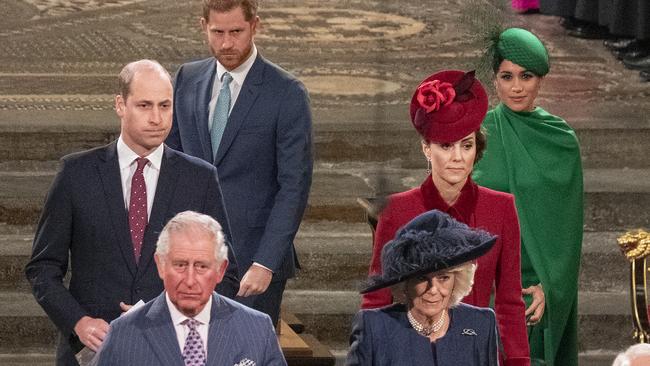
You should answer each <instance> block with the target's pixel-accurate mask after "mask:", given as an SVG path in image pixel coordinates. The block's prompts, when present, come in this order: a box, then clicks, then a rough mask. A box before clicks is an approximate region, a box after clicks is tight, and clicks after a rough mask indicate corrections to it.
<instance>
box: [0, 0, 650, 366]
mask: <svg viewBox="0 0 650 366" xmlns="http://www.w3.org/2000/svg"><path fill="white" fill-rule="evenodd" d="M488 2H489V1H488V0H484V1H482V2H481V1H477V0H444V1H443V0H395V1H389V0H332V1H327V2H323V1H315V0H265V1H262V2H261V3H262V5H261V8H260V11H259V15H260V17H261V18H262V23H261V24H262V27H261V29H260V30H259V33H258V35H257V37H256V43H257V45H258V49H259V51H260V52H261V53H262V54H263V55H264V56H266V57H267V58H269V59H271V60H273V61H274V62H276V63H278V64H279V65H281V66H282V67H284V68H286V69H287V70H289V71H290V72H292V73H294V74H295V75H296V76H297V77H299V78H300V79H301V80H302V81H303V82H304V83H305V85H306V86H307V88H308V89H309V92H310V96H311V99H312V109H313V114H314V123H315V146H316V158H317V172H316V173H317V174H316V175H315V178H314V189H313V191H312V198H311V200H310V213H309V215H308V216H307V220H306V223H305V224H304V225H303V228H302V229H301V233H300V235H299V238H298V240H297V242H298V243H297V246H298V251H299V254H300V256H301V259H303V262H304V263H303V264H304V270H303V272H302V273H301V275H300V276H299V277H298V278H297V279H296V280H295V281H293V282H292V283H290V285H289V290H288V292H287V301H286V305H287V306H288V307H291V310H292V311H295V312H296V313H299V314H302V315H303V317H304V318H305V322H306V325H307V326H308V327H309V326H311V327H312V330H311V332H313V333H315V334H316V335H317V336H318V337H319V338H320V339H321V340H323V341H325V342H328V344H330V345H331V346H332V348H334V349H335V350H336V351H335V354H336V355H338V356H339V358H342V357H344V355H345V340H346V337H347V332H348V326H349V320H350V318H351V316H352V314H353V313H354V311H355V310H356V307H357V304H358V296H357V295H356V293H355V288H356V284H357V283H358V282H359V281H360V280H362V279H363V276H364V273H365V270H366V268H365V263H367V260H368V256H369V253H370V233H369V231H368V229H367V227H365V225H364V224H363V223H362V221H363V215H362V212H361V210H360V209H359V208H358V207H357V205H356V203H355V198H356V197H357V196H372V195H375V194H377V193H381V192H386V191H393V190H398V189H404V188H405V187H411V186H414V185H416V184H418V182H419V180H420V179H421V174H422V172H421V169H422V168H423V166H424V164H423V163H422V162H423V160H422V158H421V156H420V152H419V148H418V143H417V137H416V136H415V133H414V132H413V130H412V128H411V126H410V123H409V121H408V114H407V106H408V103H409V100H410V97H411V93H412V91H413V88H414V87H415V86H416V85H417V84H418V82H419V81H420V80H421V79H423V78H424V77H426V76H427V75H429V74H430V73H432V72H434V71H436V70H438V69H442V68H459V69H472V68H475V67H476V66H477V65H478V63H479V56H480V49H479V45H478V43H477V42H476V41H474V38H475V37H471V36H468V34H472V33H473V29H476V26H475V25H472V24H473V23H472V21H471V19H476V18H477V17H479V16H484V17H490V16H493V15H496V17H495V19H498V20H500V21H503V22H507V23H508V24H511V25H517V26H523V27H526V28H528V29H531V30H532V31H534V32H535V33H537V34H538V35H539V36H540V37H541V38H542V39H543V40H544V41H545V43H546V45H547V47H548V48H549V51H550V53H551V62H552V68H551V73H550V74H549V75H548V76H547V78H546V80H545V81H544V85H543V89H542V91H541V93H540V96H539V98H538V101H539V103H540V105H542V106H543V107H544V108H546V109H547V110H549V111H550V112H552V113H555V114H558V115H560V116H562V117H564V118H565V119H566V120H567V121H568V122H569V123H570V124H571V125H572V126H573V127H574V128H575V129H576V131H577V133H578V136H579V138H580V140H581V143H582V154H583V162H584V166H585V169H586V171H585V179H586V184H587V185H586V187H588V193H587V201H588V204H587V205H586V209H585V213H586V217H587V225H586V227H585V230H586V231H585V245H584V247H585V250H584V251H583V268H582V274H581V286H580V289H581V295H580V296H581V299H583V301H582V302H581V308H580V312H581V352H582V353H581V364H582V365H590V366H591V365H606V364H609V363H611V359H612V355H613V354H614V353H615V352H616V351H618V350H620V349H621V348H622V347H624V346H625V345H628V344H630V343H631V338H629V337H628V334H631V333H630V332H631V331H630V329H631V323H630V322H629V320H630V317H629V310H628V309H629V302H628V301H627V300H626V299H627V296H626V291H627V287H626V286H627V282H626V270H627V269H626V265H625V262H624V261H623V260H622V257H620V256H619V254H618V253H617V249H616V248H615V243H614V239H615V237H616V236H617V235H619V234H620V233H621V232H623V231H625V230H627V229H629V228H633V227H646V228H648V227H650V213H649V212H648V210H647V207H648V206H647V205H648V204H650V161H649V160H648V158H647V156H648V155H649V154H650V144H648V143H647V141H648V140H650V118H649V117H648V116H650V83H642V82H640V80H639V78H638V74H637V73H636V72H633V71H629V70H626V69H624V68H623V66H622V65H621V64H620V63H618V62H617V61H616V60H615V59H614V58H613V57H611V56H610V55H609V53H608V52H607V51H606V50H605V49H604V47H602V42H601V41H596V40H580V39H575V38H570V37H567V36H565V34H564V31H563V29H562V28H561V27H560V26H559V24H558V19H557V18H554V17H549V16H543V15H530V16H514V15H511V14H509V13H508V11H501V10H496V11H486V10H485V9H487V6H488V5H486V4H488ZM492 2H495V1H492ZM477 4H480V7H478V8H476V6H477ZM472 8H474V9H475V10H473V11H472V10H468V9H472ZM476 9H478V10H476ZM199 13H200V1H198V0H192V1H172V0H104V1H102V0H3V1H2V2H1V4H0V14H3V15H2V17H3V19H2V22H0V49H2V50H3V52H2V53H1V54H0V65H2V66H1V67H0V293H1V294H2V296H0V300H1V301H0V319H2V320H1V321H0V363H2V364H21V365H23V364H25V365H26V364H48V363H50V362H51V354H49V353H48V352H51V346H50V347H49V348H47V347H45V350H43V348H40V347H42V346H43V345H44V344H45V345H46V346H47V345H48V343H47V342H48V338H47V337H48V336H50V335H49V334H50V333H48V331H51V328H47V327H45V328H44V327H40V328H38V327H36V328H37V329H31V330H30V329H23V330H24V347H13V348H7V347H3V345H2V344H3V342H2V340H3V339H6V338H3V337H6V336H8V335H11V329H9V328H8V326H9V325H10V324H15V322H16V321H17V320H20V319H19V318H21V317H22V316H28V317H29V319H30V321H31V323H33V324H34V325H39V323H44V324H47V323H46V322H44V321H43V315H42V313H40V312H39V309H38V307H34V305H35V304H34V303H33V300H31V299H30V297H29V296H28V295H27V294H28V291H27V287H26V285H25V282H24V280H23V279H22V278H20V277H21V274H20V272H21V268H22V266H23V265H24V261H25V260H26V255H27V254H28V253H29V241H30V237H31V234H32V230H33V226H32V225H33V224H34V218H35V217H36V215H37V214H38V212H39V210H40V205H41V204H42V197H43V195H44V194H45V191H46V189H47V186H48V184H49V181H50V180H51V176H52V174H53V172H54V169H55V166H56V163H55V161H56V160H57V159H58V158H59V157H60V156H62V155H63V154H65V153H69V152H73V151H78V150H81V149H85V148H88V147H92V146H96V145H100V144H103V143H106V142H108V141H110V140H112V139H113V138H114V137H115V134H116V133H117V132H118V128H119V126H118V121H117V118H116V116H115V115H114V112H113V110H112V109H113V107H112V98H113V97H112V94H113V93H114V92H115V87H116V85H115V84H116V83H115V75H116V74H117V73H118V71H119V70H120V68H121V67H122V65H123V64H124V63H126V62H129V61H132V60H136V59H140V58H152V59H156V60H158V61H160V62H161V63H162V64H163V65H164V66H166V67H167V68H168V70H169V71H170V72H174V70H175V69H176V68H177V66H178V65H179V64H181V63H182V62H185V61H187V60H190V59H197V58H201V57H205V56H207V48H206V46H205V44H204V41H203V39H202V36H201V34H200V32H199V26H198V14H199ZM472 14H474V15H472ZM491 14H492V15H491ZM487 81H488V85H489V84H490V81H489V80H487ZM492 101H494V98H492ZM16 299H24V300H20V301H19V302H17V301H18V300H16ZM22 301H24V302H22ZM607 324H609V325H610V328H616V329H615V330H614V331H613V332H612V331H607V330H606V329H605V326H606V325H607ZM612 324H613V325H614V326H612ZM34 334H38V335H39V337H43V339H44V340H41V341H42V342H41V341H39V342H41V343H39V342H36V343H35V344H30V339H32V338H34ZM30 337H32V338H30ZM50 337H51V336H50ZM35 338H38V337H35ZM49 342H50V343H51V342H52V341H51V340H50V341H49ZM6 344H8V343H6Z"/></svg>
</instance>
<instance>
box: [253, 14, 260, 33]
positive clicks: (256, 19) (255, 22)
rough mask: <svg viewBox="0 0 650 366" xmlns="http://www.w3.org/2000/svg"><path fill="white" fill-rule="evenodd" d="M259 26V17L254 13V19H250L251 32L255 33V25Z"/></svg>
mask: <svg viewBox="0 0 650 366" xmlns="http://www.w3.org/2000/svg"><path fill="white" fill-rule="evenodd" d="M259 26H260V17H258V16H257V15H256V16H255V19H253V20H252V21H251V33H252V35H255V33H256V32H257V27H259Z"/></svg>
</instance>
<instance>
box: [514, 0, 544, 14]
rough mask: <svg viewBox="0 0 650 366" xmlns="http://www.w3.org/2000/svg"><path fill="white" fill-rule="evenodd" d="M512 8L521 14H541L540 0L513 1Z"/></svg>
mask: <svg viewBox="0 0 650 366" xmlns="http://www.w3.org/2000/svg"><path fill="white" fill-rule="evenodd" d="M511 6H512V10H514V11H515V12H516V13H519V14H535V13H539V0H512V3H511Z"/></svg>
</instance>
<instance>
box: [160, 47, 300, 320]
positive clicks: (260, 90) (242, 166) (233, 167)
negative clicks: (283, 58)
mask: <svg viewBox="0 0 650 366" xmlns="http://www.w3.org/2000/svg"><path fill="white" fill-rule="evenodd" d="M215 74H216V60H215V59H214V58H213V57H211V58H208V59H204V60H200V61H196V62H191V63H187V64H184V65H182V66H181V67H180V69H179V70H178V72H177V74H176V80H175V85H174V123H173V126H172V131H171V133H170V135H169V137H168V138H167V144H168V145H169V146H170V147H172V148H174V149H178V150H180V151H183V152H185V153H187V154H190V155H193V156H197V157H200V158H201V159H204V160H206V161H208V162H211V163H213V164H214V165H215V166H216V167H217V170H218V171H219V180H220V182H221V188H222V190H223V194H224V199H225V202H226V208H227V209H228V215H229V217H230V223H231V228H232V236H233V246H234V247H235V253H236V255H237V261H238V264H239V271H240V275H243V274H244V273H245V272H246V271H247V270H248V268H249V267H250V265H251V264H252V263H253V262H257V263H260V264H261V265H263V266H265V267H267V268H269V269H271V270H272V271H273V273H274V275H273V282H277V281H280V282H282V281H284V282H286V279H287V278H290V277H292V276H293V275H294V274H295V268H296V267H297V265H298V263H297V260H296V255H295V249H294V245H293V240H294V237H295V234H296V232H297V231H298V227H299V226H300V221H301V219H302V216H303V212H304V209H305V207H306V205H307V197H308V194H309V188H310V185H311V174H312V166H313V157H312V124H311V112H310V109H309V100H308V95H307V92H306V90H305V88H304V86H303V85H302V83H301V82H300V81H298V80H297V79H295V78H294V77H292V76H291V75H290V74H288V73H287V72H286V71H284V70H282V69H281V68H279V67H278V66H276V65H274V64H272V63H270V62H269V61H267V60H265V59H264V58H263V57H262V56H260V55H259V54H258V56H257V58H256V60H255V61H254V63H253V65H252V67H251V69H250V71H249V72H248V74H247V76H246V80H245V81H244V83H243V85H242V88H241V91H240V93H239V96H238V98H237V101H236V103H235V104H234V106H233V108H232V111H231V113H230V116H229V118H228V123H227V125H226V128H225V131H224V134H223V138H222V140H221V144H220V145H219V149H218V151H217V152H216V157H214V158H213V156H214V155H213V154H214V152H213V151H212V147H211V144H210V132H209V130H208V113H209V110H208V104H209V102H210V96H211V93H212V84H213V81H214V77H215ZM284 282H282V283H284ZM272 285H273V283H272ZM283 287H284V285H282V286H281V287H280V288H275V289H271V290H269V291H278V292H279V294H277V295H278V296H277V301H278V304H277V306H278V308H279V301H280V298H281V295H282V289H283ZM272 288H273V286H272ZM269 291H267V292H269ZM263 295H264V294H263ZM266 295H269V294H266ZM260 296H262V295H260ZM266 301H273V300H272V299H271V300H268V299H267V300H266ZM266 301H264V302H266ZM243 302H244V303H246V304H251V302H247V299H243ZM251 305H252V307H254V308H256V309H260V307H259V305H260V304H259V303H252V304H251ZM272 317H273V315H272Z"/></svg>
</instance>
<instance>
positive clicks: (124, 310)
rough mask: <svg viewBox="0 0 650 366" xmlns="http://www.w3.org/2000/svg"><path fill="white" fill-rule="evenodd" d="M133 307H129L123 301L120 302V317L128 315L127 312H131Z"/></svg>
mask: <svg viewBox="0 0 650 366" xmlns="http://www.w3.org/2000/svg"><path fill="white" fill-rule="evenodd" d="M132 307H133V305H127V304H125V303H124V302H123V301H120V309H122V314H120V316H122V315H124V314H126V312H127V311H129V309H131V308H132Z"/></svg>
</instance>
